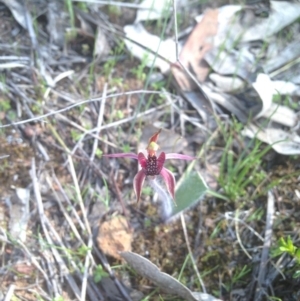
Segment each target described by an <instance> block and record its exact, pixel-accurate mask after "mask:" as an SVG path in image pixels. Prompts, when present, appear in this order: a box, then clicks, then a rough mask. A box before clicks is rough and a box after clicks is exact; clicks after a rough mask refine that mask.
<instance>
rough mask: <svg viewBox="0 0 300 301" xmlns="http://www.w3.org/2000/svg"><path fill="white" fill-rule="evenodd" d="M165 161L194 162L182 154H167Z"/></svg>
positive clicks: (190, 157)
mask: <svg viewBox="0 0 300 301" xmlns="http://www.w3.org/2000/svg"><path fill="white" fill-rule="evenodd" d="M166 159H179V160H195V159H196V158H195V157H192V156H188V155H183V154H177V153H169V154H166Z"/></svg>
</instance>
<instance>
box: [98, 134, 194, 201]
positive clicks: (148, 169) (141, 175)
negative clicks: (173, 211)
mask: <svg viewBox="0 0 300 301" xmlns="http://www.w3.org/2000/svg"><path fill="white" fill-rule="evenodd" d="M160 132H161V129H160V130H159V131H158V132H156V133H155V134H154V135H153V136H152V137H151V138H150V139H149V143H148V146H147V148H146V150H147V153H148V156H147V157H145V155H144V154H143V153H138V154H134V153H118V154H107V155H103V156H104V157H110V158H120V157H122V158H131V159H136V160H138V162H139V164H140V165H141V167H142V169H141V170H140V171H139V172H138V173H137V174H136V175H135V177H134V179H133V188H134V191H135V194H136V197H137V202H139V200H140V197H141V193H142V187H143V184H144V181H145V178H146V177H147V176H149V177H152V178H155V177H156V176H159V175H160V176H162V178H163V179H164V182H165V184H166V187H167V190H168V192H169V194H170V195H171V196H172V198H173V200H175V185H176V181H175V177H174V175H173V173H172V172H171V171H170V170H168V169H166V168H165V167H164V163H165V160H167V159H180V160H194V159H195V158H194V157H191V156H187V155H182V154H176V153H170V154H166V153H164V152H161V153H160V154H159V156H158V157H157V155H156V152H157V150H158V149H159V146H158V144H157V140H158V136H159V134H160Z"/></svg>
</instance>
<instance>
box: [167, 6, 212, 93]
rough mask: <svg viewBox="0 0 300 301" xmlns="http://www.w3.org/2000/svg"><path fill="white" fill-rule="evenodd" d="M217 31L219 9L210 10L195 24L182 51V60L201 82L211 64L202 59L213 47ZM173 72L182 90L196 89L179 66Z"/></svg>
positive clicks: (180, 56)
mask: <svg viewBox="0 0 300 301" xmlns="http://www.w3.org/2000/svg"><path fill="white" fill-rule="evenodd" d="M217 32H218V10H217V9H213V10H208V11H206V13H205V14H204V16H203V18H202V20H201V21H200V22H199V23H198V24H197V25H196V26H195V28H194V29H193V31H192V33H191V34H190V36H189V38H188V40H187V41H186V43H185V45H184V47H183V49H182V51H181V52H180V55H179V59H180V62H181V63H182V64H183V65H184V66H185V67H186V68H187V69H191V70H192V72H193V73H194V74H195V75H196V77H197V79H198V81H199V82H203V81H204V80H205V79H206V77H207V75H208V72H209V66H208V65H207V64H206V63H205V62H203V60H202V59H203V58H204V56H205V54H206V53H207V52H208V51H209V50H211V49H212V47H213V41H214V36H215V35H216V34H217ZM172 73H173V75H174V77H175V78H176V81H177V83H178V84H179V86H180V87H181V89H182V90H184V91H191V90H193V89H194V83H193V82H192V81H191V80H190V79H189V78H188V77H187V75H186V74H185V73H184V71H181V69H180V68H178V66H175V67H173V68H172Z"/></svg>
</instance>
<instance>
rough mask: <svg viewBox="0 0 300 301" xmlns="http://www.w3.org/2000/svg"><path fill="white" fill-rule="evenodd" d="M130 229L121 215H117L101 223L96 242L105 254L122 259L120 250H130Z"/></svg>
mask: <svg viewBox="0 0 300 301" xmlns="http://www.w3.org/2000/svg"><path fill="white" fill-rule="evenodd" d="M131 241H132V231H131V230H130V229H128V226H127V221H126V219H125V218H124V217H123V216H117V217H114V218H113V219H111V220H109V221H106V222H104V223H102V224H101V226H100V229H99V234H98V237H97V242H98V246H99V248H100V249H101V250H102V251H103V252H104V253H105V254H107V255H110V256H112V257H114V258H116V259H122V258H121V256H120V254H119V253H120V252H123V251H131Z"/></svg>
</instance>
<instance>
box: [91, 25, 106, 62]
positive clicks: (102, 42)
mask: <svg viewBox="0 0 300 301" xmlns="http://www.w3.org/2000/svg"><path fill="white" fill-rule="evenodd" d="M94 47H95V49H94V54H95V55H96V57H97V58H100V59H102V58H103V57H105V56H107V55H108V54H109V52H110V47H109V44H108V41H107V38H106V34H105V32H104V31H103V29H102V28H101V27H100V26H98V28H97V34H96V37H95V46H94Z"/></svg>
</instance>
